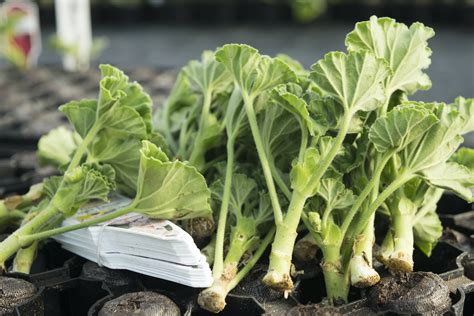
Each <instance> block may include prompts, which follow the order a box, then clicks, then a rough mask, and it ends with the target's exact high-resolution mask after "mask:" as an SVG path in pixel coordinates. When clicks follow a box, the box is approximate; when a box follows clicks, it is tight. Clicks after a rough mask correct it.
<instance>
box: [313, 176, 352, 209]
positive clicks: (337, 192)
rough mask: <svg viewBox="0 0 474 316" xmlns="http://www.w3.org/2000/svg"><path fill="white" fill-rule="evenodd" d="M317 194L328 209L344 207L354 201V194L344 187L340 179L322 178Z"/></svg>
mask: <svg viewBox="0 0 474 316" xmlns="http://www.w3.org/2000/svg"><path fill="white" fill-rule="evenodd" d="M317 194H318V195H319V196H320V197H322V198H323V199H324V200H325V201H326V204H327V206H328V208H329V209H344V208H347V207H349V206H351V205H352V204H353V203H354V201H355V196H354V194H353V193H352V191H351V190H349V189H346V187H345V186H344V183H343V182H342V179H334V178H326V179H322V180H321V185H320V186H319V190H318V193H317Z"/></svg>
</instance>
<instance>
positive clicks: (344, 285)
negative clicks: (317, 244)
mask: <svg viewBox="0 0 474 316" xmlns="http://www.w3.org/2000/svg"><path fill="white" fill-rule="evenodd" d="M321 250H322V252H323V257H324V259H323V263H322V264H321V266H322V270H323V275H324V282H325V285H326V294H327V298H328V299H329V301H330V302H332V303H333V304H336V305H338V304H340V303H347V297H348V295H349V273H348V272H347V269H346V267H344V266H343V262H342V256H341V253H340V247H339V245H338V244H337V243H335V244H334V245H333V244H331V245H324V246H323V247H322V248H321Z"/></svg>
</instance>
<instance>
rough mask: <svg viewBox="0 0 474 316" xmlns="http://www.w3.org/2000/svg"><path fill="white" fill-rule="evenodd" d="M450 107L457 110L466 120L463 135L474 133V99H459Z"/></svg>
mask: <svg viewBox="0 0 474 316" xmlns="http://www.w3.org/2000/svg"><path fill="white" fill-rule="evenodd" d="M449 107H450V108H451V109H453V110H457V111H458V112H459V115H460V116H461V117H462V118H463V119H464V124H463V129H462V132H461V134H467V133H470V132H473V131H474V99H465V98H463V97H457V98H456V100H454V103H452V104H450V105H449Z"/></svg>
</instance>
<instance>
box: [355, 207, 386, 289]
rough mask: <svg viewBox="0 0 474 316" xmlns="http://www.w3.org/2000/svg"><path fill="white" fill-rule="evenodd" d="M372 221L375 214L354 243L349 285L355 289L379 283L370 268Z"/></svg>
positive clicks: (375, 273) (372, 234) (372, 236)
mask: <svg viewBox="0 0 474 316" xmlns="http://www.w3.org/2000/svg"><path fill="white" fill-rule="evenodd" d="M374 221H375V214H373V215H372V216H371V217H370V220H369V223H368V225H367V226H366V227H365V229H364V231H363V232H362V234H360V235H359V236H358V237H357V238H356V240H355V241H354V246H353V253H352V258H351V261H350V276H351V284H352V285H354V286H356V287H362V288H364V287H369V286H372V285H374V284H376V283H378V282H379V281H380V276H379V274H378V273H377V271H375V270H374V269H373V268H372V247H373V245H374V242H375V234H374Z"/></svg>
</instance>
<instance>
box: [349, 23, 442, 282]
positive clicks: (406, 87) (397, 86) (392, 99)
mask: <svg viewBox="0 0 474 316" xmlns="http://www.w3.org/2000/svg"><path fill="white" fill-rule="evenodd" d="M433 36H434V31H433V30H432V29H431V28H429V27H426V26H424V25H423V24H421V23H414V24H412V25H411V26H410V27H409V28H408V27H407V26H406V25H405V24H403V23H397V22H396V21H395V20H394V19H390V18H377V17H375V16H372V17H371V18H370V20H369V21H364V22H360V23H357V24H356V27H355V29H354V31H352V32H351V33H349V34H348V35H347V37H346V46H347V48H348V50H349V51H354V52H363V51H368V52H370V53H372V54H374V55H375V56H376V57H377V58H381V59H383V60H385V62H386V63H387V65H388V66H389V68H390V74H389V75H388V76H387V78H386V80H385V81H384V84H383V86H384V91H385V95H386V102H385V103H384V105H383V106H382V107H381V108H380V109H379V110H378V111H377V112H378V113H377V114H378V116H383V115H384V114H386V113H387V111H388V110H389V109H391V108H392V107H393V106H397V105H399V104H400V101H401V99H400V96H401V97H402V98H403V97H405V96H406V95H411V94H413V93H415V92H416V91H418V90H427V89H429V88H430V87H431V81H430V79H429V77H428V75H427V74H426V73H424V70H425V69H426V68H428V66H429V65H430V63H431V60H430V56H431V50H430V48H429V47H428V40H429V39H430V38H431V37H433ZM369 150H370V155H375V156H372V158H373V159H374V161H376V162H377V161H379V160H381V159H382V158H381V157H380V155H378V154H377V152H376V151H375V149H374V148H370V149H369ZM374 171H375V170H374V168H373V167H372V168H370V167H368V170H367V173H369V174H370V173H373V172H374ZM378 193H379V184H378V183H375V185H374V189H373V191H372V193H371V194H370V199H371V200H372V201H373V200H375V199H376V197H377V195H378ZM374 221H375V214H374V215H372V216H371V218H370V219H369V224H368V225H367V227H366V228H365V230H364V232H363V234H361V236H360V237H358V238H357V240H356V246H355V249H356V252H357V256H356V257H355V260H354V264H353V265H352V266H353V267H354V268H356V267H359V268H358V269H357V268H356V269H357V270H358V271H359V273H360V272H362V271H365V273H364V274H365V275H366V276H365V277H364V274H363V275H359V276H358V274H357V273H356V272H355V271H353V272H354V273H352V274H351V275H352V276H354V279H353V282H355V283H354V284H355V285H358V286H370V285H373V284H374V282H375V281H377V280H378V274H377V273H376V271H375V270H374V269H372V267H371V260H372V259H371V258H372V246H373V243H374V241H375V236H374V229H373V226H374ZM361 257H364V258H365V260H361ZM364 261H365V264H364ZM357 262H358V263H357ZM359 264H361V265H362V266H359ZM364 265H365V267H363V266H364ZM370 279H372V280H373V282H370V281H369V280H370Z"/></svg>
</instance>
